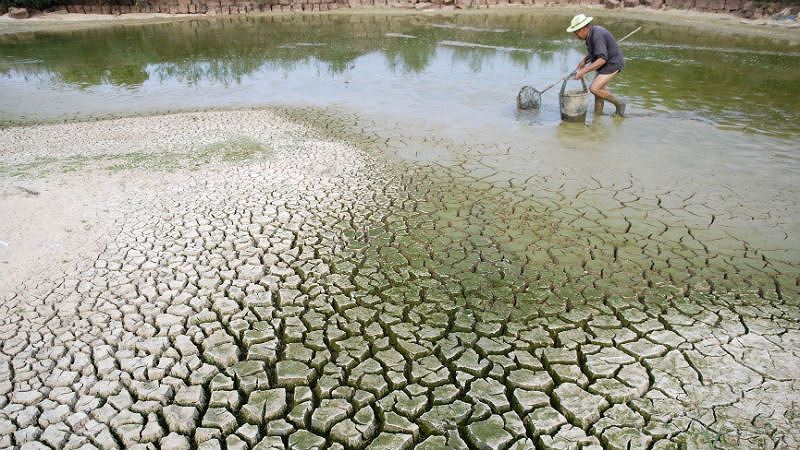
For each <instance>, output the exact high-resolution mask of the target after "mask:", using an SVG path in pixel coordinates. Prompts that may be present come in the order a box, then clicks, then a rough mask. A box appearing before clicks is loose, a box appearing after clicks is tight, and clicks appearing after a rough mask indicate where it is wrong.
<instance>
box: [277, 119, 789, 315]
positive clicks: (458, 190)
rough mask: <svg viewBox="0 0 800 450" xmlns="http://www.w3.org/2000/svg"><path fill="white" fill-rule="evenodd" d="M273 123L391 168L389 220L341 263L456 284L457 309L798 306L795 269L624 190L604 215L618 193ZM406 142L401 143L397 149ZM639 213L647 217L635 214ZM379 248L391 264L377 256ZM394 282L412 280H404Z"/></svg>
mask: <svg viewBox="0 0 800 450" xmlns="http://www.w3.org/2000/svg"><path fill="white" fill-rule="evenodd" d="M281 114H282V115H283V116H284V117H287V118H289V119H290V120H293V121H299V122H301V123H303V124H305V125H306V126H308V127H311V128H312V129H315V130H316V131H317V132H318V133H321V134H322V136H323V137H327V138H331V139H337V140H345V141H347V142H349V143H350V144H351V145H356V146H358V147H359V148H362V149H365V150H367V151H370V152H371V153H372V154H373V156H375V157H378V158H380V157H382V156H384V155H388V156H389V157H390V158H392V159H391V161H393V162H392V163H391V166H392V167H394V168H395V170H396V171H397V172H398V173H397V175H396V177H397V183H398V186H399V187H400V188H399V190H398V191H397V192H396V195H397V197H398V198H397V199H395V200H393V201H392V202H391V205H393V206H394V209H393V210H388V211H386V212H385V214H388V215H389V216H390V217H392V218H391V220H389V219H387V218H384V219H382V222H379V223H374V224H369V225H367V224H365V225H363V226H364V227H365V230H371V232H366V231H365V232H364V233H361V234H354V235H352V236H351V238H352V241H353V246H354V247H353V249H355V254H351V253H346V255H347V256H346V258H345V260H347V259H355V260H359V259H362V258H366V260H375V261H374V262H373V263H372V265H374V266H377V267H383V266H388V267H396V268H397V269H396V270H400V269H399V268H400V267H402V266H407V267H410V268H412V267H413V269H414V270H416V271H420V270H421V271H422V272H427V273H429V274H430V275H431V276H432V277H433V279H435V280H437V281H438V282H439V283H440V286H439V288H440V289H443V290H444V292H447V290H446V288H445V286H446V285H447V282H445V280H450V281H453V282H454V283H456V284H457V285H460V286H462V290H461V292H460V294H461V296H462V297H463V298H462V301H463V302H464V304H465V305H466V306H469V307H470V308H473V309H475V310H480V311H494V313H497V314H499V315H500V316H504V317H506V318H512V317H513V318H514V319H515V320H516V319H519V320H523V321H525V320H530V319H532V318H535V317H545V316H548V315H549V314H552V313H553V312H554V311H558V310H561V311H562V312H564V311H567V310H569V309H570V308H571V307H573V306H575V305H578V304H582V303H584V302H585V303H586V304H587V305H593V304H597V303H604V302H606V301H607V300H608V299H609V298H625V299H630V301H633V302H638V301H641V300H643V299H650V301H658V300H657V299H659V298H660V299H662V301H665V302H671V301H674V300H678V299H682V298H688V299H693V300H695V301H698V302H700V303H704V302H711V303H713V300H714V299H715V298H717V297H718V296H728V295H732V296H737V297H739V296H742V297H751V296H758V297H762V298H765V299H773V300H777V301H780V299H782V298H785V299H792V298H796V296H797V292H796V283H795V282H794V281H793V275H792V274H793V273H795V271H796V270H797V264H798V261H792V260H789V261H781V260H780V259H779V258H774V260H773V257H771V256H770V257H768V256H767V254H766V253H763V254H762V253H761V252H760V251H759V250H758V249H755V248H748V246H747V244H746V243H745V242H744V241H741V240H738V238H735V237H733V236H731V235H730V234H729V233H728V232H727V231H725V230H724V229H719V230H716V231H714V230H711V231H709V230H706V229H703V228H705V227H704V225H705V224H697V223H694V222H693V218H692V216H691V215H690V214H686V215H683V216H675V214H674V213H672V212H665V211H664V210H663V209H662V208H661V207H660V206H659V203H660V202H661V200H657V199H656V200H654V201H652V202H650V201H648V200H645V199H641V198H640V199H638V200H637V196H636V195H635V191H634V192H633V193H632V194H631V196H630V198H628V199H625V200H624V202H623V203H618V202H617V204H616V206H615V207H614V208H604V207H602V206H600V207H599V208H598V206H597V205H598V203H596V202H597V201H600V202H601V203H600V204H602V199H603V197H604V195H607V196H608V197H609V199H611V198H612V197H618V196H620V195H622V193H620V192H615V191H614V190H607V191H602V190H600V191H598V192H596V193H595V194H593V195H591V196H590V195H585V196H584V199H585V201H583V200H580V199H577V198H575V199H572V198H570V197H571V196H570V195H569V193H568V192H559V191H558V190H555V191H553V190H552V189H553V188H552V187H548V186H546V185H545V184H541V185H539V187H540V189H539V190H538V191H537V190H533V191H531V190H529V189H527V188H526V187H524V186H518V187H516V188H515V187H513V186H509V185H507V184H505V183H487V182H484V181H481V180H480V179H476V178H475V177H474V176H473V175H472V174H470V172H469V171H466V170H465V167H464V166H463V165H459V164H455V165H441V164H438V163H434V164H426V163H410V162H408V161H403V160H401V159H396V158H394V157H392V156H391V155H392V150H394V148H393V147H392V146H391V145H394V144H391V145H390V144H389V140H388V139H382V138H381V136H380V135H379V134H378V133H377V132H375V131H374V130H373V131H369V130H368V128H365V127H364V125H363V124H361V123H359V122H358V121H357V120H354V121H349V120H348V119H346V118H344V117H342V116H341V115H334V114H330V113H326V112H324V111H318V110H311V109H297V108H294V109H292V108H286V109H282V110H281ZM412 142H413V139H411V138H409V137H408V136H406V137H405V140H404V141H403V143H402V145H403V146H405V145H410V144H411V143H412ZM461 157H462V158H463V157H465V156H464V155H461ZM623 192H624V191H623ZM411 199H414V200H415V201H414V202H411ZM404 200H405V201H404ZM626 203H627V204H628V206H627V207H626V206H625V204H626ZM405 204H413V205H414V207H413V209H406V208H404V207H403V205H405ZM645 211H646V212H648V214H649V216H650V217H649V218H646V217H647V215H644V216H642V215H641V212H645ZM645 218H646V219H645ZM654 219H657V220H654ZM387 221H388V222H387ZM392 224H405V226H406V227H407V232H406V233H407V234H404V235H401V236H398V237H396V238H395V239H381V238H380V237H379V236H381V235H384V236H388V235H391V234H392V230H393V228H394V225H392ZM375 234H377V236H378V237H375V236H374V235H375ZM454 248H456V249H458V250H457V251H456V252H455V253H453V249H454ZM387 249H391V253H390V254H391V255H394V256H393V257H392V258H389V259H387V258H386V256H387V251H388V250H387ZM734 267H735V268H736V269H733V268H734ZM732 269H733V270H734V272H732V271H731V270H732ZM403 279H404V280H405V281H409V280H412V279H418V278H415V275H413V273H406V274H405V275H404V276H403ZM397 288H398V289H400V290H402V288H400V287H397ZM451 294H452V293H451ZM409 295H410V296H411V297H412V298H413V297H414V296H416V294H413V293H408V292H406V293H405V294H403V295H400V298H402V299H403V301H411V300H410V298H409ZM419 295H420V296H421V298H423V299H424V298H425V297H426V296H425V295H424V294H419ZM436 298H439V297H438V296H436ZM498 299H503V300H502V301H498ZM387 300H391V299H387ZM539 308H544V309H539ZM552 308H555V310H553V309H552ZM499 311H503V312H499ZM512 311H513V312H512Z"/></svg>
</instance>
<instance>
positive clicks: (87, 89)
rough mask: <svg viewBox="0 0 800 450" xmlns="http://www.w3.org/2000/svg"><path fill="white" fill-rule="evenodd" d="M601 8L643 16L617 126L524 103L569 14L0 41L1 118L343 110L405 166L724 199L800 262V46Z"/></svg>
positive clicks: (556, 49) (735, 216) (557, 46)
mask: <svg viewBox="0 0 800 450" xmlns="http://www.w3.org/2000/svg"><path fill="white" fill-rule="evenodd" d="M598 13H600V16H601V17H599V18H598V23H601V24H603V25H605V26H606V27H607V28H608V29H609V30H611V31H612V32H613V33H615V34H616V35H617V36H618V37H619V36H622V35H624V34H626V33H628V32H629V31H631V30H633V29H635V28H636V27H637V26H640V25H641V26H642V27H643V29H642V30H641V31H640V32H638V33H637V34H636V35H634V36H633V37H632V38H631V39H630V40H628V41H627V42H624V43H623V44H622V49H623V51H624V53H625V56H626V58H627V63H626V67H625V69H624V71H623V72H622V74H621V75H619V76H618V77H617V79H616V80H614V82H613V86H612V88H613V90H614V91H615V92H616V93H618V94H621V95H622V96H623V97H624V98H625V99H626V100H627V101H628V103H629V107H628V115H629V117H628V119H626V120H623V121H619V120H614V119H612V118H611V117H608V116H603V117H593V116H592V115H591V114H590V115H589V118H588V121H587V124H586V125H585V126H584V125H579V126H574V125H572V124H566V123H564V124H562V123H560V118H559V111H558V89H559V87H560V86H556V87H555V88H554V89H551V90H550V91H549V92H548V93H546V94H545V95H544V98H543V100H542V108H541V111H536V112H531V111H518V110H517V109H516V107H515V96H516V93H517V92H518V90H519V89H520V87H521V86H523V85H532V86H534V87H537V88H539V89H541V88H543V87H544V86H546V85H548V84H550V83H551V82H553V81H555V80H558V79H559V78H560V77H561V76H562V75H563V74H565V73H568V72H569V71H571V70H572V69H573V67H574V65H575V63H576V61H577V60H578V59H579V58H580V56H581V55H582V54H583V51H584V48H583V44H582V42H579V41H578V40H577V39H575V38H574V37H573V36H572V35H570V34H567V33H565V32H564V28H565V25H564V24H565V23H567V22H568V19H569V17H570V13H569V11H562V10H555V11H554V12H550V11H547V12H543V11H536V10H533V11H531V10H528V11H524V12H519V11H502V12H499V13H489V14H486V13H472V14H464V15H391V14H389V15H367V14H352V15H342V14H336V15H303V16H274V17H219V18H200V19H193V20H182V21H176V22H172V23H161V24H144V25H131V26H115V27H106V28H92V29H85V30H78V31H63V32H30V33H17V34H7V35H0V49H1V50H2V51H1V52H0V54H2V57H1V59H0V125H2V124H5V125H9V124H19V123H31V122H39V121H52V120H62V119H81V118H95V117H113V116H127V115H132V114H134V115H135V114H150V113H163V112H170V111H183V110H195V109H209V108H240V107H261V106H265V105H295V106H312V107H323V108H329V109H330V108H333V109H335V110H337V111H346V112H353V113H357V114H358V117H359V118H360V119H361V120H362V121H363V120H364V119H367V121H368V122H369V127H370V128H372V129H377V128H380V127H383V129H384V131H385V132H387V133H390V134H391V135H393V136H397V135H403V139H401V142H403V143H404V144H403V145H401V146H400V147H402V148H398V149H397V151H396V153H397V154H398V155H400V156H401V157H403V158H406V159H411V160H422V161H431V160H438V161H442V160H443V159H447V158H449V156H446V154H448V155H450V156H452V152H451V151H449V150H448V151H443V150H442V146H441V145H439V146H438V148H437V145H433V144H432V143H433V142H434V141H436V140H437V139H444V140H447V141H448V142H450V143H451V144H452V145H451V146H450V148H451V149H452V148H457V152H458V153H459V154H462V155H463V154H465V153H464V152H473V153H474V152H476V151H477V152H484V153H486V152H489V153H493V154H494V153H498V152H499V153H502V155H495V156H492V157H491V159H492V161H491V162H489V163H487V162H485V161H484V162H482V163H481V164H483V166H482V167H483V169H484V170H485V169H486V167H485V165H486V164H489V166H490V167H491V170H493V171H499V172H498V173H500V174H503V175H502V176H499V175H498V176H499V178H503V179H506V178H509V177H511V178H514V177H516V178H520V179H527V178H528V177H530V176H531V175H534V174H540V175H547V174H553V173H556V174H559V173H563V174H566V176H567V178H570V179H573V180H577V181H578V183H579V184H580V183H581V182H583V181H585V180H589V181H590V182H591V179H592V178H594V179H595V180H596V181H598V182H600V183H601V184H602V183H612V184H613V183H616V182H623V183H624V182H626V181H625V180H628V179H629V178H630V177H635V178H636V181H635V183H636V185H637V186H636V187H637V189H639V190H640V191H641V192H640V193H642V194H646V193H653V192H678V191H680V192H683V193H684V196H689V195H692V196H693V198H694V199H695V200H697V201H698V202H699V203H700V204H703V203H704V202H710V203H714V205H715V206H714V208H713V209H714V210H717V211H718V212H719V214H717V217H716V218H714V219H710V218H709V217H703V218H702V220H703V221H709V220H722V219H723V218H725V217H727V218H730V219H731V220H730V222H731V223H730V224H728V225H731V226H735V227H737V229H739V230H743V231H744V232H745V233H746V234H747V235H748V236H749V238H750V239H753V240H755V241H761V242H760V243H761V244H762V245H760V246H762V247H766V248H781V249H782V250H783V253H784V255H782V256H783V257H785V256H786V253H787V252H788V254H789V256H790V259H794V258H796V257H797V256H798V251H797V250H798V248H799V247H800V245H798V241H797V234H798V222H800V221H799V220H798V211H799V210H800V208H797V204H796V200H795V199H796V198H800V191H799V190H800V188H799V187H798V186H799V185H798V183H796V180H797V179H798V178H797V177H798V175H800V152H799V151H798V148H799V147H798V136H800V83H798V82H797V81H798V80H799V78H798V75H797V73H796V68H797V67H798V66H800V48H798V46H797V45H791V44H790V43H788V42H781V41H775V40H770V39H766V38H758V37H747V36H740V35H736V34H730V33H721V32H719V30H718V29H714V28H713V27H711V28H709V29H708V30H704V29H702V28H698V27H690V26H687V25H685V24H684V25H669V24H666V23H664V22H663V21H662V22H652V21H646V20H643V19H635V18H631V17H625V16H621V15H614V14H607V13H606V14H605V16H604V14H603V11H598ZM571 83H572V84H574V83H577V82H575V81H572V82H571ZM572 84H571V85H572ZM576 86H577V85H576ZM610 108H611V105H607V106H606V114H609V113H610V112H611V109H610ZM358 120H359V119H356V121H358ZM364 126H365V123H360V124H359V126H358V127H359V128H360V129H363V127H364ZM390 129H391V130H390ZM387 142H389V141H387ZM467 160H468V162H470V163H473V162H476V161H477V158H467ZM474 169H475V170H481V169H480V168H474ZM691 217H692V216H691V215H690V218H691ZM754 218H758V219H757V220H754ZM734 222H735V223H734ZM754 223H755V224H757V225H755V226H754Z"/></svg>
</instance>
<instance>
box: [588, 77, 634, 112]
mask: <svg viewBox="0 0 800 450" xmlns="http://www.w3.org/2000/svg"><path fill="white" fill-rule="evenodd" d="M617 73H618V72H614V73H608V74H597V76H596V77H594V81H592V85H591V86H589V91H590V92H591V93H592V94H594V97H595V103H594V105H595V111H596V108H597V101H598V100H600V101H602V100H608V101H610V102H611V103H613V104H614V106H615V107H616V108H617V111H616V114H617V115H618V116H624V115H625V102H623V101H622V100H620V99H618V98H617V97H615V96H614V95H613V94H611V92H609V90H608V89H606V85H608V82H609V81H611V79H612V78H614V75H616V74H617Z"/></svg>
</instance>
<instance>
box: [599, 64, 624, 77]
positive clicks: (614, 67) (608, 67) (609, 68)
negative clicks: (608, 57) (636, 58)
mask: <svg viewBox="0 0 800 450" xmlns="http://www.w3.org/2000/svg"><path fill="white" fill-rule="evenodd" d="M623 67H624V65H622V64H612V63H610V62H607V63H605V64H604V65H603V67H601V68H599V69H597V73H599V74H603V75H609V74H612V73H614V72H622V68H623Z"/></svg>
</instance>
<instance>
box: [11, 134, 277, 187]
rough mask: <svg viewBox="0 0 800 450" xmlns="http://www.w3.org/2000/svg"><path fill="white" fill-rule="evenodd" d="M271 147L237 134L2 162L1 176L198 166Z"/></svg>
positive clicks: (265, 152)
mask: <svg viewBox="0 0 800 450" xmlns="http://www.w3.org/2000/svg"><path fill="white" fill-rule="evenodd" d="M272 151H273V150H272V149H269V148H267V147H265V146H264V145H263V144H262V143H259V142H255V141H253V140H251V139H248V138H235V139H230V140H227V141H222V142H218V143H214V144H209V145H206V146H204V147H201V148H198V149H174V150H163V151H159V152H130V153H111V154H100V155H69V156H64V157H37V158H35V159H33V160H32V161H28V162H23V163H13V162H12V163H6V164H0V176H8V177H12V178H36V177H43V176H48V175H51V174H58V173H69V172H78V171H83V170H108V171H112V172H113V171H120V170H137V169H139V170H141V169H145V170H157V171H170V170H174V169H179V168H191V167H199V166H202V165H208V164H215V163H238V162H243V161H253V160H263V159H265V158H269V156H270V155H271V154H272Z"/></svg>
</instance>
